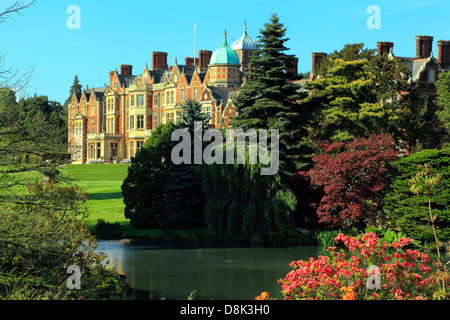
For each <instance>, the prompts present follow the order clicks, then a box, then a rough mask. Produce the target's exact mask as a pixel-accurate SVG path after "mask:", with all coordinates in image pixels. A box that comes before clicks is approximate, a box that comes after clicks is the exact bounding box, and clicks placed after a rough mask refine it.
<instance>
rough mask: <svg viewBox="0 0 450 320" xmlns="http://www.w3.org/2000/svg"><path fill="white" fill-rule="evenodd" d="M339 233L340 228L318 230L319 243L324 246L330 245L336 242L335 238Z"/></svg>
mask: <svg viewBox="0 0 450 320" xmlns="http://www.w3.org/2000/svg"><path fill="white" fill-rule="evenodd" d="M339 233H340V231H339V230H318V231H317V232H316V238H317V244H318V245H321V246H323V247H329V246H331V245H333V244H334V238H336V237H337V236H338V234H339Z"/></svg>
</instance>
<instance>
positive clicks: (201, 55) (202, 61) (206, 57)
mask: <svg viewBox="0 0 450 320" xmlns="http://www.w3.org/2000/svg"><path fill="white" fill-rule="evenodd" d="M211 56H212V51H209V50H199V51H198V67H199V68H200V69H206V68H208V64H209V61H210V60H211Z"/></svg>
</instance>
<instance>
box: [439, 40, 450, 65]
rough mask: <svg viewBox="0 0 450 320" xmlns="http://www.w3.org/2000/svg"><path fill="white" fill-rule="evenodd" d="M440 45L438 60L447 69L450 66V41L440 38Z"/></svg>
mask: <svg viewBox="0 0 450 320" xmlns="http://www.w3.org/2000/svg"><path fill="white" fill-rule="evenodd" d="M437 45H438V62H439V63H440V64H441V65H442V68H444V69H447V68H448V67H449V66H450V41H449V40H439V41H438V42H437Z"/></svg>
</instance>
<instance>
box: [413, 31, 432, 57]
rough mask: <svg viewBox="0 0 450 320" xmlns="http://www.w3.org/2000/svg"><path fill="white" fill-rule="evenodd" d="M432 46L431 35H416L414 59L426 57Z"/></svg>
mask: <svg viewBox="0 0 450 320" xmlns="http://www.w3.org/2000/svg"><path fill="white" fill-rule="evenodd" d="M432 46H433V37H431V36H416V59H424V58H428V57H429V56H430V54H431V51H432Z"/></svg>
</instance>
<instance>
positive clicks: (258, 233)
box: [200, 146, 297, 243]
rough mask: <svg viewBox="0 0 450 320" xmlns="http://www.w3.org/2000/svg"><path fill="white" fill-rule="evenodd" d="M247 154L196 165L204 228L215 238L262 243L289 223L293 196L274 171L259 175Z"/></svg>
mask: <svg viewBox="0 0 450 320" xmlns="http://www.w3.org/2000/svg"><path fill="white" fill-rule="evenodd" d="M220 147H223V148H224V146H220ZM225 153H226V152H225V150H224V151H223V154H224V155H225ZM248 156H249V155H248V148H246V156H245V162H244V164H238V163H237V158H235V163H234V164H211V165H206V164H204V165H202V166H201V168H200V173H201V177H202V181H203V193H204V195H205V198H206V200H205V209H204V212H205V223H206V228H207V231H208V232H209V233H210V235H211V236H212V237H213V238H216V239H218V240H222V241H226V242H253V243H264V242H267V241H268V240H269V239H270V236H269V235H271V234H285V232H286V231H287V229H289V226H291V225H292V223H293V220H292V213H293V211H294V209H295V207H296V203H297V200H296V197H295V195H294V194H293V193H292V191H291V190H290V189H289V187H287V186H286V185H285V184H283V183H282V181H281V178H280V176H279V175H278V174H276V175H261V173H260V169H261V164H260V163H258V164H249V159H248ZM224 163H225V161H224ZM236 186H238V187H236ZM291 239H292V238H291Z"/></svg>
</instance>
